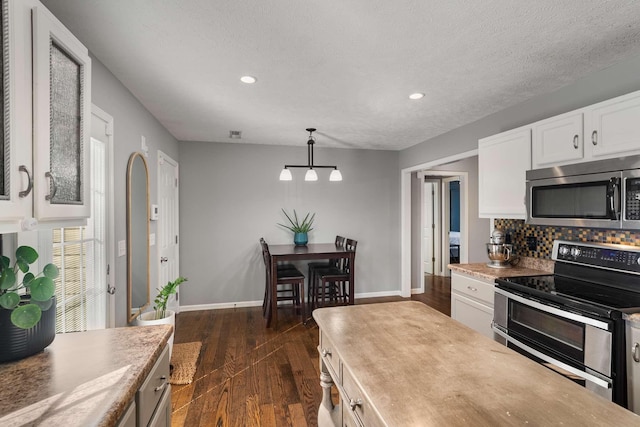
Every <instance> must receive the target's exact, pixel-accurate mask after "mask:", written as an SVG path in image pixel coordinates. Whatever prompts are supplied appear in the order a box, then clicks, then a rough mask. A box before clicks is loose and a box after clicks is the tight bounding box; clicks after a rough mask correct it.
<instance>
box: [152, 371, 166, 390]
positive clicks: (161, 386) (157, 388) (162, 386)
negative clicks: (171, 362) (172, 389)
mask: <svg viewBox="0 0 640 427" xmlns="http://www.w3.org/2000/svg"><path fill="white" fill-rule="evenodd" d="M160 379H161V380H162V384H160V385H159V386H158V387H156V388H154V389H153V391H155V392H156V393H157V392H159V391H162V390H164V388H165V387H166V386H167V377H165V376H164V375H163V376H161V377H160Z"/></svg>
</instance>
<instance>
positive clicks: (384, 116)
mask: <svg viewBox="0 0 640 427" xmlns="http://www.w3.org/2000/svg"><path fill="white" fill-rule="evenodd" d="M43 3H44V4H45V5H46V6H47V7H48V8H49V9H50V10H51V11H52V12H53V13H54V14H55V15H56V16H58V18H59V19H60V20H61V21H63V23H64V24H65V25H66V26H67V27H68V28H69V29H70V30H71V31H72V32H73V33H74V34H76V36H78V38H80V39H81V40H82V41H83V42H84V43H85V45H86V46H87V47H88V48H89V50H90V51H91V52H92V53H93V54H94V55H95V56H96V57H97V58H98V59H99V60H100V61H101V62H102V63H103V64H104V65H105V66H106V67H107V68H109V70H111V72H112V73H113V74H114V75H115V76H116V77H117V78H118V79H119V80H120V81H121V82H122V83H123V84H124V85H125V86H126V87H127V88H129V90H130V91H131V92H132V93H133V94H134V95H135V96H136V97H137V98H138V99H139V100H140V101H141V102H142V104H143V105H144V106H145V107H146V108H147V109H148V110H149V111H150V112H151V113H152V114H153V115H154V116H155V117H156V118H157V119H158V120H159V121H160V122H161V123H162V124H163V125H164V126H165V127H166V128H167V129H168V130H169V131H170V132H171V133H172V134H173V135H174V136H175V137H176V138H177V139H178V140H185V141H187V140H191V141H216V142H239V143H257V144H278V145H300V146H304V145H305V143H306V137H307V133H306V132H305V130H304V129H305V128H307V127H316V128H318V135H317V144H318V146H319V147H323V146H335V147H354V148H373V149H391V150H398V149H403V148H406V147H409V146H412V145H415V144H417V143H420V142H423V141H426V140H428V139H430V138H432V137H434V136H437V135H439V134H442V133H445V132H447V131H449V130H451V129H454V128H456V127H459V126H462V125H464V124H467V123H470V122H473V121H475V120H478V119H480V118H482V117H484V116H487V115H489V114H491V113H494V112H496V111H499V110H502V109H504V108H507V107H509V106H512V105H515V104H517V103H520V102H522V101H525V100H527V99H529V98H531V97H533V96H536V95H539V94H543V93H547V92H551V91H553V90H555V89H558V88H560V87H562V86H565V85H567V84H570V83H572V82H574V81H576V80H578V79H580V78H581V77H583V76H586V75H588V74H590V73H593V72H595V71H598V70H601V69H603V68H606V67H608V66H610V65H613V64H615V63H616V62H619V61H622V60H624V59H627V58H630V57H634V56H637V55H640V25H639V23H640V1H637V0H611V1H602V0H536V1H531V0H482V1H478V0H448V1H436V0H397V1H392V0H341V1H338V0H325V1H320V0H256V1H248V0H108V1H106V0H43ZM246 74H249V75H253V76H256V77H257V78H258V82H257V83H256V84H254V85H246V84H243V83H241V82H240V81H239V77H240V76H242V75H246ZM413 92H424V93H425V94H426V96H425V97H424V98H423V99H422V100H419V101H412V100H410V99H408V95H409V94H410V93H413ZM230 130H240V131H242V139H241V140H232V139H230V138H229V131H230Z"/></svg>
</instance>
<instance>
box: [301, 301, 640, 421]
mask: <svg viewBox="0 0 640 427" xmlns="http://www.w3.org/2000/svg"><path fill="white" fill-rule="evenodd" d="M313 317H314V319H315V320H316V322H317V324H318V327H319V328H320V345H319V347H318V350H319V352H320V362H321V363H320V365H321V377H320V382H321V385H322V387H323V402H322V404H321V406H320V409H319V412H318V424H319V425H320V426H326V425H348V426H352V425H356V426H357V425H366V426H377V425H389V426H462V425H474V426H502V425H518V426H521V425H532V426H536V425H538V426H541V425H580V426H602V425H625V426H626V425H640V417H638V416H637V415H635V414H634V413H632V412H630V411H628V410H626V409H624V408H622V407H620V406H618V405H616V404H614V403H611V402H609V401H607V400H605V399H603V398H601V397H600V396H597V395H596V394H594V393H592V392H590V391H588V390H586V389H585V388H582V387H580V386H579V385H577V384H575V383H573V382H571V381H569V380H567V379H565V378H562V377H561V376H559V375H558V374H556V373H555V372H552V371H550V370H548V369H546V368H544V367H543V366H541V365H539V364H537V363H535V362H533V361H531V360H530V359H527V358H526V357H524V356H521V355H520V354H518V353H516V352H514V351H512V350H510V349H508V348H507V347H504V346H502V345H500V344H498V343H497V342H495V341H493V340H491V339H489V338H487V337H485V336H482V335H481V334H479V333H477V332H475V331H473V330H471V329H469V328H468V327H465V326H464V325H462V324H460V323H459V322H456V321H454V320H452V319H451V318H449V317H447V316H446V315H444V314H442V313H440V312H438V311H435V310H433V309H431V308H430V307H427V306H426V305H424V304H421V303H419V302H415V301H403V302H393V303H383V304H369V305H355V306H349V307H334V308H321V309H318V310H315V311H314V312H313ZM333 385H335V386H336V387H337V388H338V391H339V395H340V400H341V403H340V404H337V405H334V403H333V402H332V400H331V393H330V392H331V387H332V386H333Z"/></svg>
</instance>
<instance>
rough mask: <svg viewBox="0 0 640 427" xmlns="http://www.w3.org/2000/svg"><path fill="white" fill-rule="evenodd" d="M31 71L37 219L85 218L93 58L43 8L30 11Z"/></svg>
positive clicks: (87, 205)
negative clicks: (31, 24)
mask: <svg viewBox="0 0 640 427" xmlns="http://www.w3.org/2000/svg"><path fill="white" fill-rule="evenodd" d="M33 69H34V80H33V82H34V85H33V102H34V147H35V149H34V152H33V160H34V169H35V171H36V174H35V176H36V179H35V195H34V200H35V203H34V212H35V216H36V218H38V220H61V219H69V218H87V217H89V214H90V208H91V207H90V204H89V203H88V201H89V197H90V183H89V162H90V157H89V135H90V131H91V123H90V122H89V120H91V59H90V58H89V53H88V51H87V49H86V48H85V47H84V46H83V45H82V44H81V43H80V42H79V41H78V39H76V38H75V37H74V36H73V34H71V32H69V30H67V29H66V28H65V27H64V26H63V25H62V24H61V23H60V22H59V21H58V20H57V19H56V18H55V17H54V16H53V15H51V13H49V12H48V11H47V10H46V9H45V8H44V7H41V6H38V7H36V8H34V9H33Z"/></svg>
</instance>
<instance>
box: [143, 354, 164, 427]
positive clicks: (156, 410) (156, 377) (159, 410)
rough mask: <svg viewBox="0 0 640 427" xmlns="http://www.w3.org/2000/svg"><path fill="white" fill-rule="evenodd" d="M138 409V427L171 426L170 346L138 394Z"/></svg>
mask: <svg viewBox="0 0 640 427" xmlns="http://www.w3.org/2000/svg"><path fill="white" fill-rule="evenodd" d="M136 407H137V417H136V418H137V425H138V427H142V426H154V427H155V426H163V427H169V426H171V385H170V384H169V346H168V345H167V346H166V347H165V348H164V350H163V351H162V354H161V355H160V357H159V358H158V361H157V362H156V364H155V365H154V366H153V368H152V369H151V372H149V375H147V378H146V379H145V380H144V382H143V383H142V385H141V386H140V388H139V389H138V391H137V392H136Z"/></svg>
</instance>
